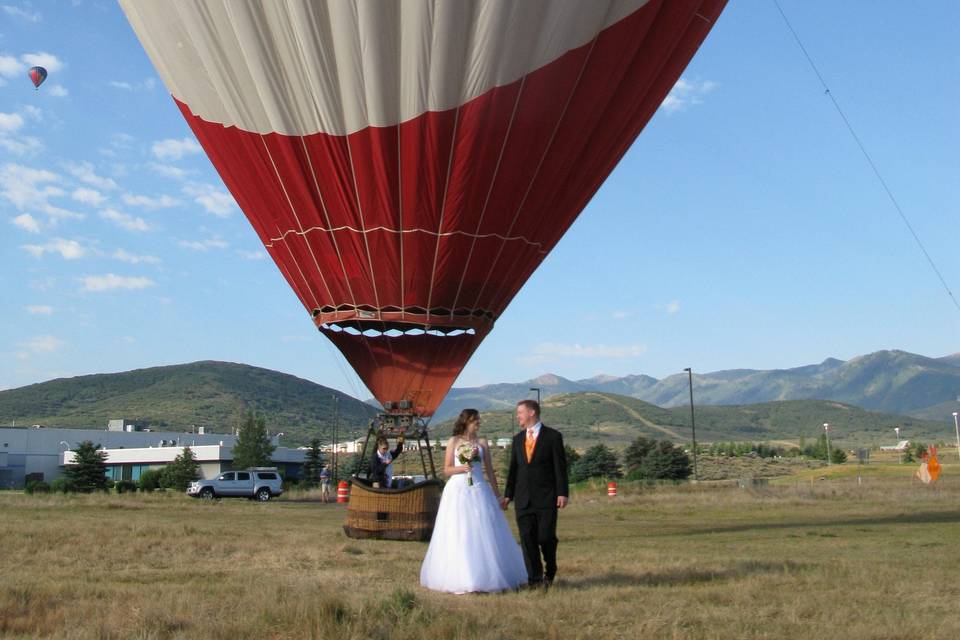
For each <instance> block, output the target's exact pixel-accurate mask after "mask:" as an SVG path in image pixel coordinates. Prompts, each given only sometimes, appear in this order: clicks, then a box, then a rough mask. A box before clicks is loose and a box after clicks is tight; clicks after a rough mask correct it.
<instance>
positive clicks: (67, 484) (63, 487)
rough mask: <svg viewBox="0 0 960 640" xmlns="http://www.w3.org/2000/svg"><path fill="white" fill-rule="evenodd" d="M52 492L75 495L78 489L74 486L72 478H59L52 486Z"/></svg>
mask: <svg viewBox="0 0 960 640" xmlns="http://www.w3.org/2000/svg"><path fill="white" fill-rule="evenodd" d="M50 490H51V491H53V492H54V493H73V492H74V491H76V488H75V487H74V486H73V481H72V480H70V478H57V479H56V480H54V481H53V483H52V484H51V485H50Z"/></svg>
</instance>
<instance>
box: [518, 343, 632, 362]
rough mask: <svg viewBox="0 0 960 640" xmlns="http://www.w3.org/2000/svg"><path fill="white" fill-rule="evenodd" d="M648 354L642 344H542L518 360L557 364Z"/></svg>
mask: <svg viewBox="0 0 960 640" xmlns="http://www.w3.org/2000/svg"><path fill="white" fill-rule="evenodd" d="M646 352H647V347H646V346H645V345H642V344H628V345H605V344H596V345H582V344H576V343H574V344H561V343H556V342H541V343H540V344H538V345H537V346H535V347H534V349H533V353H531V354H530V355H527V356H521V357H519V358H517V362H519V363H520V364H523V365H534V364H543V363H545V362H556V361H558V360H562V359H565V358H636V357H638V356H642V355H643V354H644V353H646Z"/></svg>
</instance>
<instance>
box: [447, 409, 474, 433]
mask: <svg viewBox="0 0 960 640" xmlns="http://www.w3.org/2000/svg"><path fill="white" fill-rule="evenodd" d="M479 417H480V412H479V411H477V410H476V409H464V410H463V411H461V412H460V415H459V416H458V417H457V421H456V422H454V423H453V435H455V436H462V435H463V434H465V433H466V432H467V425H468V424H470V423H471V422H473V421H474V420H476V419H478V418H479Z"/></svg>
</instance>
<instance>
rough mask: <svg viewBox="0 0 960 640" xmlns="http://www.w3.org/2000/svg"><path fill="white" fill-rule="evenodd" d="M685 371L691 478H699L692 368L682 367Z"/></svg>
mask: <svg viewBox="0 0 960 640" xmlns="http://www.w3.org/2000/svg"><path fill="white" fill-rule="evenodd" d="M684 371H686V372H687V380H688V381H689V382H690V430H691V431H692V433H693V479H694V480H699V479H700V476H699V475H698V473H697V423H696V422H695V421H694V419H693V368H692V367H687V368H686V369H684Z"/></svg>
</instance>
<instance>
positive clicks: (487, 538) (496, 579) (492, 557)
mask: <svg viewBox="0 0 960 640" xmlns="http://www.w3.org/2000/svg"><path fill="white" fill-rule="evenodd" d="M484 455H486V451H484V450H483V448H482V447H481V449H480V460H479V461H476V462H474V463H473V464H472V465H471V474H472V475H473V486H470V485H469V484H468V483H467V474H465V473H458V474H456V475H455V476H453V477H452V478H450V479H449V480H447V484H446V486H445V487H444V488H443V495H442V496H441V497H440V508H439V510H438V512H437V521H436V524H435V525H434V527H433V537H432V538H431V539H430V547H429V548H428V549H427V555H426V557H425V558H424V559H423V566H422V567H420V584H422V585H423V586H425V587H427V588H428V589H434V590H436V591H446V592H449V593H471V592H477V591H484V592H491V591H504V590H506V589H516V588H517V587H519V586H520V585H523V584H525V583H526V582H527V568H526V566H525V565H524V562H523V552H522V551H520V545H518V544H517V542H516V540H514V539H513V534H512V533H511V532H510V527H509V525H507V518H506V516H505V515H504V512H503V509H501V508H500V504H499V503H498V502H497V497H496V496H495V495H494V494H493V489H492V487H491V486H490V484H489V483H487V481H486V480H485V479H484V477H483V456H484Z"/></svg>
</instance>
